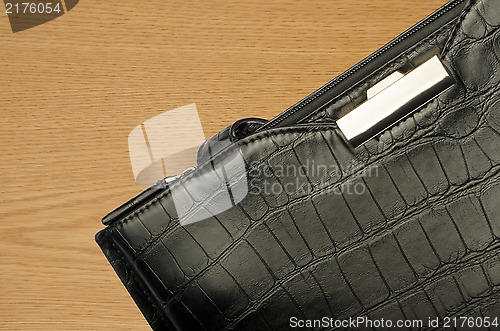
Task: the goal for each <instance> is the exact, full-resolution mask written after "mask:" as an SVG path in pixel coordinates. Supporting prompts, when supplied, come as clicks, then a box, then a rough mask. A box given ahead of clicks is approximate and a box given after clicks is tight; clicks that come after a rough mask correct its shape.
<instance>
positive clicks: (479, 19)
mask: <svg viewBox="0 0 500 331" xmlns="http://www.w3.org/2000/svg"><path fill="white" fill-rule="evenodd" d="M499 26H500V1H499V0H479V1H471V2H467V1H463V0H455V1H452V2H450V3H448V4H446V5H444V6H443V7H442V8H441V9H439V10H438V11H436V12H435V13H433V14H432V15H431V16H429V17H428V18H426V19H424V20H423V21H422V22H420V23H418V24H417V25H415V26H414V27H412V28H410V29H409V30H408V31H406V32H404V33H403V34H402V35H400V36H398V37H397V38H396V39H394V40H393V41H391V42H390V43H388V44H387V45H386V46H384V47H382V48H381V49H380V50H378V51H377V52H375V53H374V54H372V55H370V56H369V57H368V58H366V59H365V60H363V61H361V62H360V63H358V64H357V65H356V66H354V67H353V68H351V69H349V70H348V71H346V72H345V73H343V74H342V75H340V76H339V77H337V78H335V79H334V80H332V81H331V82H329V83H328V84H326V85H325V86H324V87H322V88H321V89H319V90H318V91H316V92H314V93H313V94H311V95H310V96H308V97H307V98H305V99H304V100H302V101H300V102H299V103H297V104H296V105H294V106H293V107H291V108H290V109H288V110H286V111H285V112H284V113H282V114H281V115H279V116H277V117H276V118H274V119H273V120H270V121H265V120H261V119H244V120H240V121H238V122H236V123H235V124H233V125H231V126H229V127H228V128H226V129H224V130H222V131H221V132H219V133H218V134H217V135H215V136H214V137H212V138H211V139H209V140H208V141H206V142H205V143H204V144H203V145H202V146H201V147H200V150H199V152H198V165H197V167H196V168H195V169H194V170H191V171H188V172H186V173H183V174H182V175H181V176H178V177H175V178H167V179H165V180H163V181H160V182H158V184H156V185H154V186H153V187H151V188H149V189H147V190H146V191H144V192H143V193H141V194H140V195H139V196H137V197H135V198H133V199H132V200H130V201H129V202H127V203H126V204H124V205H123V206H121V207H119V208H118V209H116V210H115V211H113V212H111V213H110V214H109V215H107V216H106V217H105V218H104V219H103V223H104V224H105V225H106V228H105V229H104V230H102V231H100V232H99V233H98V234H97V235H96V241H97V243H98V244H99V246H100V247H101V249H102V251H103V252H104V254H105V255H106V257H107V258H108V260H109V262H110V263H111V265H112V266H113V268H114V269H115V271H116V273H117V274H118V276H119V277H120V279H121V280H122V282H123V284H124V285H125V287H126V288H127V290H128V291H129V292H130V294H131V296H132V297H133V298H134V300H135V302H136V303H137V305H138V306H139V308H140V309H141V311H142V312H143V314H144V316H145V317H146V319H147V320H148V322H149V323H150V325H151V327H152V328H153V329H154V330H230V329H235V330H270V329H272V330H287V329H290V328H292V327H299V326H301V327H308V329H311V328H313V327H318V329H328V330H329V329H335V328H355V329H356V328H360V327H362V326H363V327H370V325H369V324H368V325H366V324H359V325H354V324H345V323H346V321H349V318H351V321H352V319H356V320H358V318H359V321H361V320H364V321H365V322H366V323H368V322H369V321H372V322H374V321H375V322H374V323H376V322H377V321H380V320H381V319H382V318H383V319H384V320H386V321H391V322H393V323H394V324H393V326H396V323H398V322H401V321H407V322H408V321H421V322H422V325H418V324H417V326H418V327H420V326H421V328H424V329H425V328H427V327H430V328H432V327H436V325H429V323H430V322H429V321H430V320H432V321H434V320H435V319H436V318H439V320H438V322H439V327H445V326H447V325H451V326H457V327H460V326H461V325H460V324H458V325H456V324H455V325H454V324H453V321H455V323H461V322H460V320H458V322H457V319H458V318H460V317H467V318H469V321H470V319H471V318H472V319H473V320H474V322H473V323H482V324H481V325H482V326H488V325H489V326H490V327H492V328H494V327H495V326H497V325H498V323H499V322H500V321H497V318H499V317H500V302H499V299H500V257H499V256H498V253H499V243H500V242H499V237H500V206H499V205H500V176H499V169H500V168H499V167H500V165H499V162H500V147H499V146H500V93H499V84H500V29H499ZM428 61H434V62H433V63H434V64H436V65H438V64H441V65H442V66H443V68H444V71H440V72H441V74H443V77H441V78H440V79H439V80H437V82H436V83H433V84H431V86H430V87H429V88H428V89H427V88H426V87H424V86H423V85H425V84H424V83H425V81H424V82H423V83H422V82H421V83H419V84H417V85H420V87H419V86H417V90H414V89H413V90H412V89H407V91H406V92H404V93H397V91H405V89H404V88H402V89H401V86H402V85H404V84H403V83H402V82H403V81H404V80H406V81H407V82H406V83H405V84H410V85H409V86H413V88H416V87H415V80H414V79H413V78H412V77H416V76H417V74H418V73H419V72H421V69H422V68H423V66H424V65H426V63H430V62H428ZM422 70H423V69H422ZM438 71H439V70H434V71H433V73H437V72H438ZM395 72H398V74H396V75H395V74H394V73H395ZM431 73H432V72H429V71H423V77H431V76H432V74H431ZM420 76H422V73H420ZM429 79H430V78H429ZM412 84H413V85H412ZM405 86H406V85H405ZM391 89H394V90H391ZM388 91H389V92H390V91H392V92H391V93H389V92H388ZM408 91H409V92H408ZM413 91H417V93H414V95H413V94H412V96H411V97H408V98H407V100H406V101H404V102H402V103H401V104H399V105H394V104H393V100H395V99H398V98H401V97H403V98H404V97H405V96H406V95H408V93H410V94H411V93H413ZM379 95H380V97H379ZM383 95H385V97H386V99H385V101H383V102H382V103H381V101H380V100H379V99H381V98H382V96H383ZM387 95H389V99H387ZM374 100H379V101H377V102H378V107H375V108H373V109H371V108H370V106H371V105H373V104H375V105H377V103H376V102H375V101H374ZM382 100H384V99H382ZM380 104H383V107H380ZM386 108H387V109H393V111H392V112H390V113H388V114H385V115H384V116H383V119H381V118H376V119H373V118H371V119H370V118H369V117H371V115H373V114H379V113H378V112H380V111H381V109H382V110H384V109H386ZM360 109H361V110H363V109H365V110H364V113H361V117H358V120H359V119H362V120H364V118H363V117H367V120H368V121H370V120H371V121H372V122H371V123H369V124H370V125H368V126H366V127H363V125H365V124H364V123H361V121H360V122H359V125H358V126H356V125H354V126H353V124H352V123H353V122H352V118H351V122H350V123H347V124H346V123H345V122H346V119H349V118H350V117H349V116H351V115H349V114H355V113H356V112H357V113H358V114H360ZM366 109H368V110H366ZM370 109H371V110H370ZM351 117H352V116H351ZM354 123H356V117H354ZM346 127H347V128H348V129H349V130H354V131H352V132H351V131H349V133H346V130H345V129H344V128H346ZM357 129H359V130H358V131H356V130H357ZM116 309H119V307H117V308H116ZM454 318H457V319H455V320H454ZM495 321H496V322H495ZM342 323H344V324H342ZM415 323H418V322H415ZM446 323H448V324H446ZM488 323H489V324H488ZM495 323H497V324H495ZM414 325H415V324H414ZM474 325H475V326H481V325H479V324H474ZM378 326H380V324H375V325H371V327H372V328H378ZM385 326H387V324H386V325H385ZM466 326H470V324H468V325H466ZM418 327H417V328H418Z"/></svg>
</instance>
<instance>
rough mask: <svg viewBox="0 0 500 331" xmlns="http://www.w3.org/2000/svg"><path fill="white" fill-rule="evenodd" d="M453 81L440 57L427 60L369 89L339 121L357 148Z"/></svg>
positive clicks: (342, 129) (440, 91) (340, 126)
mask: <svg viewBox="0 0 500 331" xmlns="http://www.w3.org/2000/svg"><path fill="white" fill-rule="evenodd" d="M453 84H454V80H453V78H452V77H451V76H450V75H449V74H448V72H447V71H446V68H445V67H444V66H443V64H442V63H441V61H440V60H439V58H438V57H437V55H436V56H434V57H432V58H431V59H430V60H427V61H426V62H424V63H423V64H421V65H420V66H418V67H417V68H415V69H413V70H412V71H410V72H409V73H407V74H406V75H404V74H402V73H400V72H395V73H393V74H391V75H389V76H388V77H386V78H385V79H383V80H382V81H380V82H379V83H377V84H376V85H375V86H373V87H372V88H370V89H369V90H368V91H367V100H366V101H365V102H363V103H362V104H361V105H359V106H358V107H356V108H355V109H353V110H352V111H350V112H349V113H347V114H346V115H344V116H343V117H342V118H340V119H338V120H337V125H338V127H339V128H340V130H341V131H342V133H343V134H344V136H345V138H346V139H347V140H348V141H349V143H350V144H351V145H352V146H353V147H357V146H359V145H361V144H363V143H364V142H366V141H367V140H369V139H371V138H373V137H374V136H376V135H377V134H379V133H380V132H382V131H384V130H386V129H387V128H388V127H390V126H392V125H393V124H395V123H396V122H398V121H400V120H401V119H403V118H405V117H407V116H408V115H410V114H411V113H413V112H414V111H416V110H417V109H419V108H420V107H422V106H423V105H425V104H426V103H427V102H429V101H430V100H432V99H433V98H435V97H437V96H438V95H439V94H441V93H443V92H444V91H445V90H447V89H448V88H449V87H451V86H452V85H453Z"/></svg>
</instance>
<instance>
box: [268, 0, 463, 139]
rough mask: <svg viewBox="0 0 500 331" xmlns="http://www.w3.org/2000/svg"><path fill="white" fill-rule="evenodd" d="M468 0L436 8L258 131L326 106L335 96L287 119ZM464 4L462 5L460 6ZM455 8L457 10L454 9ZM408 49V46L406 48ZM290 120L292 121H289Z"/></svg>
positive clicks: (454, 11) (295, 121) (460, 0)
mask: <svg viewBox="0 0 500 331" xmlns="http://www.w3.org/2000/svg"><path fill="white" fill-rule="evenodd" d="M466 1H467V0H452V1H450V2H448V3H446V4H445V5H443V6H442V7H441V8H439V9H438V10H436V11H435V12H434V13H432V14H431V15H429V16H428V17H426V18H424V19H423V20H421V21H420V22H418V23H417V24H415V25H414V26H412V27H411V28H409V29H408V30H406V31H405V32H403V33H402V34H400V35H399V36H397V37H396V38H394V39H393V40H391V41H390V42H388V43H387V44H386V45H384V46H382V47H381V48H380V49H378V50H377V51H375V52H374V53H372V54H371V55H369V56H368V57H366V58H365V59H363V60H361V61H360V62H358V63H357V64H355V65H354V66H352V67H351V68H350V69H348V70H347V71H345V72H344V73H342V74H340V75H339V76H337V77H336V78H334V79H333V80H331V81H330V82H328V83H327V84H325V85H324V86H322V87H321V88H319V89H318V90H316V91H315V92H313V93H312V94H310V95H309V96H307V97H305V98H304V99H302V100H301V101H299V102H298V103H296V104H295V105H293V106H291V107H290V108H288V109H287V110H285V111H284V112H282V113H281V114H279V115H278V116H276V117H275V118H273V119H272V120H270V121H269V122H267V123H266V124H265V125H263V126H262V127H261V128H260V129H259V130H258V131H263V130H267V129H271V128H274V127H278V126H285V125H287V124H291V123H297V122H299V121H300V120H302V119H304V118H306V117H307V116H308V115H310V113H311V112H312V111H315V110H317V109H320V108H322V107H324V106H325V105H326V104H328V103H329V102H331V101H332V99H333V98H335V96H332V97H331V98H328V100H325V101H324V102H323V103H321V104H320V105H315V106H314V107H313V108H312V109H310V110H309V111H304V113H305V114H303V116H301V117H300V118H299V119H294V120H293V121H290V120H289V121H287V119H289V118H290V117H291V116H292V115H295V114H297V113H298V112H299V111H301V110H304V109H305V110H307V108H306V106H308V105H310V104H311V103H312V102H313V101H315V100H317V99H318V98H320V97H322V96H324V95H325V94H326V93H327V92H329V91H331V90H332V89H333V88H334V87H337V86H338V85H339V84H340V83H342V82H344V81H345V80H346V79H347V78H350V77H352V76H353V74H355V73H357V72H358V71H360V70H361V69H362V68H365V67H366V66H367V65H368V64H371V63H372V62H373V61H374V60H376V59H378V58H379V57H381V56H382V55H384V54H386V53H387V52H388V51H389V50H391V49H393V48H395V47H396V46H398V45H400V44H401V43H402V42H403V41H405V40H407V39H408V38H409V37H411V36H414V35H415V34H416V33H417V32H420V31H421V30H422V29H423V28H425V27H427V26H429V25H430V24H431V23H433V22H435V21H436V20H438V19H439V18H441V17H444V16H445V15H446V14H448V13H451V15H450V16H452V17H453V18H455V17H457V16H458V14H459V13H460V12H461V10H462V9H463V7H464V6H465V3H466ZM460 5H462V6H460ZM454 9H455V10H454ZM446 16H447V15H446ZM452 20H453V19H449V20H444V23H443V24H440V25H439V26H438V27H437V28H436V29H435V30H434V31H433V32H435V31H437V30H439V28H440V27H442V26H444V25H446V24H447V23H449V22H450V21H452ZM405 49H407V47H406V48H405ZM289 122H290V123H289Z"/></svg>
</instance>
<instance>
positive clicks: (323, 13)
mask: <svg viewBox="0 0 500 331" xmlns="http://www.w3.org/2000/svg"><path fill="white" fill-rule="evenodd" d="M444 2H445V1H444V0H420V1H399V0H377V1H374V0H354V1H344V0H342V1H309V2H307V1H301V2H299V1H292V0H278V1H269V0H250V1H248V0H247V1H222V0H215V1H191V0H189V1H175V2H174V1H168V0H167V1H165V0H152V1H116V0H108V1H95V0H81V1H80V3H79V4H78V5H77V6H76V7H75V8H74V9H73V10H72V11H70V12H68V13H67V14H65V15H63V16H61V17H59V18H57V19H55V20H53V21H51V22H48V23H46V24H43V25H40V26H37V27H34V28H32V29H29V30H26V31H23V32H19V33H12V31H11V29H10V25H9V21H8V19H7V15H6V14H5V13H4V11H3V10H2V13H0V77H1V88H0V167H1V171H0V176H1V177H0V178H1V184H0V221H1V222H0V251H1V255H0V329H4V330H148V329H149V327H148V325H147V323H146V321H145V320H144V318H143V317H142V315H141V314H140V312H139V310H138V309H137V308H136V306H135V304H134V303H133V301H132V299H131V298H130V297H129V295H128V293H127V292H126V290H125V288H124V287H123V285H122V284H121V282H120V281H119V279H118V277H117V276H116V275H115V273H114V272H113V270H112V268H111V266H110V265H109V264H108V263H107V261H106V259H105V257H104V255H103V254H102V253H101V251H100V249H99V247H98V246H97V244H95V242H94V234H95V233H96V232H97V231H98V230H99V229H101V228H102V225H101V223H100V218H101V217H102V216H103V215H105V214H106V213H107V212H108V211H110V210H112V209H113V208H114V207H116V206H118V205H119V204H121V203H123V202H124V201H126V200H128V199H129V198H131V197H132V196H133V195H135V194H137V193H139V192H140V191H141V190H142V189H141V188H140V187H139V186H137V185H136V184H135V182H134V178H133V175H132V170H131V166H130V160H129V156H128V146H127V136H128V134H129V132H130V131H131V130H132V128H134V127H135V126H136V125H139V124H140V123H142V122H144V121H145V120H146V119H148V118H151V117H153V116H155V115H158V114H160V113H162V112H164V111H167V110H170V109H173V108H176V107H179V106H183V105H186V104H189V103H196V105H197V107H198V110H199V111H200V114H201V115H200V116H201V120H202V124H203V127H204V131H205V134H206V135H207V136H209V135H212V134H214V133H215V132H217V131H218V130H219V129H222V128H223V127H224V126H226V125H229V124H230V123H231V122H233V121H234V120H237V119H239V118H242V117H249V116H258V117H264V118H272V117H273V116H275V115H277V114H278V113H280V112H281V111H283V110H284V109H286V108H287V107H288V106H290V105H292V104H294V103H295V102H296V101H298V100H300V99H302V98H303V97H305V96H306V95H308V94H309V93H311V92H312V91H314V90H315V89H317V88H319V87H320V86H321V85H323V84H324V83H326V82H327V81H329V80H330V79H332V78H333V77H335V76H336V75H338V74H339V73H341V72H342V71H344V70H346V69H347V68H348V67H350V66H351V65H353V64H355V63H356V62H358V61H359V60H361V59H362V58H364V57H365V56H367V55H368V54H370V53H371V52H373V51H375V50H376V49H377V48H379V47H380V46H382V45H383V44H385V43H386V42H387V41H389V40H390V39H392V38H393V37H395V36H396V35H398V34H399V33H400V32H402V31H403V30H405V29H406V28H408V27H409V26H411V25H413V24H414V23H416V22H417V21H418V20H420V19H422V18H424V17H425V16H427V15H428V14H430V13H431V12H432V11H433V10H435V9H437V8H438V7H440V6H441V5H442V4H444ZM2 8H3V7H2Z"/></svg>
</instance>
